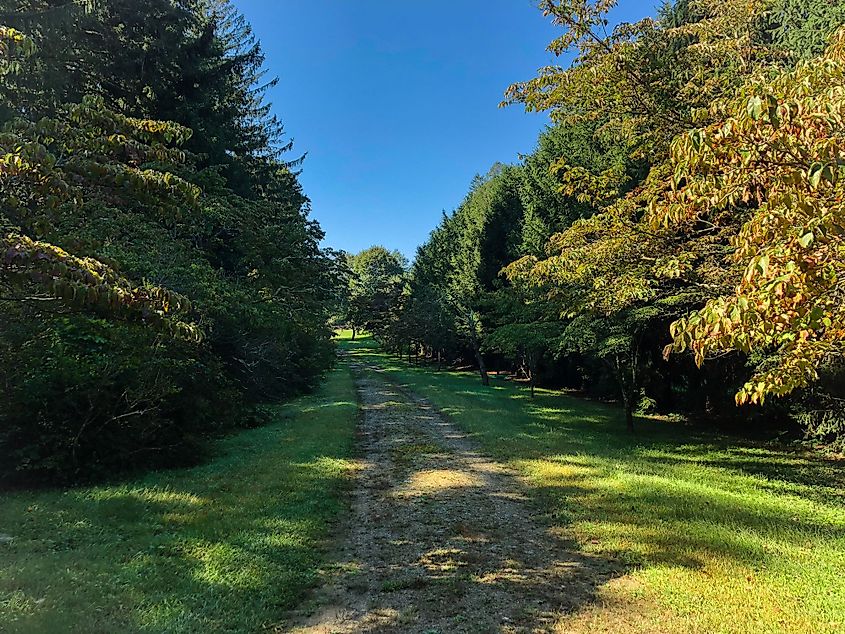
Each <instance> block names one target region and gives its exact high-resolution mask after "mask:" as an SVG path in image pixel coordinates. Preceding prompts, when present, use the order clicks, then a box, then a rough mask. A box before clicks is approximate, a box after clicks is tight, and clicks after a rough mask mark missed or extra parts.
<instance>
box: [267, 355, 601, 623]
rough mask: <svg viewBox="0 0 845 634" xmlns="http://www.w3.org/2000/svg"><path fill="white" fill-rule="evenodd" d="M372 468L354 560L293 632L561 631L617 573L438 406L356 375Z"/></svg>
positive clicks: (349, 538)
mask: <svg viewBox="0 0 845 634" xmlns="http://www.w3.org/2000/svg"><path fill="white" fill-rule="evenodd" d="M353 369H354V371H355V373H356V376H357V389H358V393H359V398H360V403H361V409H362V412H361V422H360V432H359V443H360V447H359V456H360V469H359V472H358V479H357V484H356V488H355V491H354V493H353V508H352V513H351V519H350V521H349V523H348V526H347V527H346V529H345V531H346V538H345V546H344V549H343V551H342V552H341V553H340V555H339V557H340V559H341V561H342V563H341V564H340V565H338V566H337V567H336V568H335V569H334V570H333V572H332V574H330V575H328V578H327V582H326V585H325V587H323V588H322V589H321V590H320V591H319V592H318V593H317V594H316V596H315V598H314V600H313V601H312V602H311V604H310V606H311V609H310V610H309V611H310V612H311V613H310V614H307V615H300V616H299V617H298V618H297V619H295V621H297V624H296V625H289V626H286V628H285V629H284V630H282V631H286V632H295V633H296V634H330V633H331V634H334V633H338V634H341V633H343V634H345V633H350V632H384V633H387V632H407V633H425V634H452V633H455V632H472V633H474V634H475V633H479V634H480V633H484V632H507V633H515V632H550V631H554V629H553V628H554V623H555V622H556V621H557V620H558V618H559V617H560V616H562V615H563V614H565V613H566V612H568V611H570V610H572V609H573V608H574V607H576V606H578V605H581V604H583V603H584V602H588V601H590V599H591V598H592V596H593V593H594V589H595V587H596V586H597V585H598V584H601V583H603V582H604V581H606V580H607V579H608V578H609V577H610V576H611V575H612V571H611V570H610V569H608V567H607V564H606V563H605V562H599V561H594V560H590V559H587V558H585V556H584V555H583V554H578V553H576V552H573V551H572V550H571V549H570V548H569V546H568V544H567V543H566V542H565V541H563V540H562V539H561V538H559V537H557V536H555V535H554V534H553V532H552V531H550V530H549V529H548V528H547V527H546V526H545V525H544V524H543V522H542V521H541V518H538V517H536V516H535V515H534V510H533V509H532V506H531V504H530V503H529V501H528V500H527V499H526V497H525V494H524V485H523V484H522V482H521V481H520V479H519V478H518V477H517V476H516V475H515V474H514V473H512V472H510V471H509V470H508V469H507V468H505V467H504V466H502V465H501V464H498V463H496V462H494V461H492V460H491V459H489V458H487V457H485V456H484V455H482V454H481V453H479V450H478V448H477V447H476V445H475V444H474V443H473V442H472V441H471V439H469V438H467V437H466V436H465V435H464V434H462V433H461V432H460V431H458V430H457V429H456V428H455V426H453V425H452V424H451V423H450V422H449V421H448V419H447V418H446V417H445V416H443V415H442V414H440V413H439V412H438V411H436V410H435V409H434V408H433V407H432V406H431V405H430V404H429V403H427V402H426V401H424V400H423V399H421V398H419V397H417V396H416V395H414V394H412V393H410V392H408V391H407V390H405V389H404V388H402V387H401V386H397V385H394V384H391V383H390V382H389V380H388V379H387V378H386V377H385V376H383V375H382V374H381V373H379V372H377V371H374V370H373V369H372V368H367V367H364V366H361V365H355V366H353Z"/></svg>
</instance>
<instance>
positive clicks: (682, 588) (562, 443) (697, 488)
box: [344, 339, 845, 634]
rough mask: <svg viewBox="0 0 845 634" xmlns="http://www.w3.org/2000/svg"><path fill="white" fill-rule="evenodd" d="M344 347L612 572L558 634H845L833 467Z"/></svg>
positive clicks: (838, 494) (841, 474) (841, 517)
mask: <svg viewBox="0 0 845 634" xmlns="http://www.w3.org/2000/svg"><path fill="white" fill-rule="evenodd" d="M344 347H345V348H346V349H347V350H348V351H349V352H350V355H351V356H352V357H353V358H358V359H361V360H368V361H371V362H373V363H376V364H378V365H379V366H381V367H383V368H385V369H386V370H387V372H388V374H389V375H390V376H391V377H392V378H394V379H396V380H398V381H399V382H401V383H404V384H407V385H408V386H409V387H410V388H411V389H413V390H415V391H416V392H418V393H420V394H422V395H424V396H426V397H428V398H429V399H430V400H431V401H432V402H433V403H435V404H436V405H437V406H438V407H440V408H441V409H442V410H443V411H444V412H446V413H447V414H448V415H449V416H450V417H451V418H452V419H453V420H454V422H455V423H456V424H457V425H458V426H460V427H461V428H462V429H464V430H465V431H467V432H469V433H470V434H471V435H472V436H474V437H475V438H476V440H477V441H478V442H479V443H480V444H481V445H482V446H483V448H484V449H485V450H486V451H487V452H488V453H490V454H491V455H492V456H493V457H495V458H497V459H499V460H502V461H504V462H507V463H508V464H510V465H512V466H513V467H515V468H516V469H518V470H519V471H520V472H521V473H522V474H524V475H525V476H526V478H527V479H528V481H529V482H530V483H531V485H532V490H533V492H534V494H535V498H536V501H537V503H538V504H539V505H540V506H541V508H542V509H543V510H544V511H545V512H546V513H547V514H548V516H549V518H550V521H551V523H552V524H553V525H554V526H555V527H556V528H555V530H558V531H561V532H562V533H563V534H564V535H566V536H567V537H569V538H571V539H572V541H573V544H574V547H576V548H578V549H579V550H581V551H584V552H588V553H590V555H591V556H596V557H600V558H606V559H609V560H613V561H614V562H616V563H618V565H619V566H620V569H621V572H620V574H619V576H617V577H616V578H615V579H614V580H612V581H611V582H609V583H607V584H605V586H603V587H602V588H600V589H599V593H598V597H597V600H596V601H595V602H594V603H593V604H591V605H586V606H583V607H582V609H580V610H578V611H577V612H576V613H574V614H572V615H570V616H568V617H566V618H565V619H563V621H562V622H561V623H560V624H559V629H560V631H561V632H644V633H645V632H648V633H653V632H678V633H680V632H700V633H705V632H706V633H708V634H710V633H718V632H724V633H728V632H730V633H740V632H743V633H744V632H748V633H749V634H750V633H755V634H757V633H762V632H794V633H796V634H815V633H830V634H833V633H842V632H845V464H843V463H842V462H841V461H832V460H825V459H823V458H822V457H820V456H814V455H810V454H803V453H798V452H790V451H787V450H779V449H777V448H775V447H771V446H765V445H762V444H754V443H750V442H743V441H741V440H738V439H736V438H728V437H724V436H717V435H715V434H711V433H708V432H706V431H702V430H700V429H696V428H694V427H691V426H689V425H685V424H682V423H670V422H667V421H661V420H654V419H640V420H638V421H637V423H638V427H639V431H638V433H637V434H636V436H635V437H631V436H630V435H628V434H627V433H626V432H625V431H624V420H623V417H622V414H621V412H620V411H619V410H617V409H616V408H614V407H611V406H608V405H604V404H601V403H596V402H590V401H586V400H582V399H578V398H574V397H571V396H567V395H563V394H560V393H555V392H551V391H547V390H539V391H538V395H537V398H536V399H535V400H533V401H532V400H531V399H530V398H529V397H528V394H527V390H525V389H523V388H520V387H518V386H515V385H513V384H511V383H506V382H504V381H502V382H499V381H495V380H494V382H493V385H492V386H491V387H490V388H483V387H482V386H481V385H480V382H479V380H478V377H477V376H476V375H474V374H470V373H451V372H442V373H437V372H435V371H434V370H433V369H425V368H419V367H414V366H409V365H408V364H407V363H403V362H401V361H397V360H396V359H395V357H391V356H389V355H385V354H383V353H381V352H380V351H379V350H378V349H377V348H376V347H375V346H374V345H373V343H372V342H371V341H370V340H367V339H363V340H360V341H357V342H355V343H352V342H349V341H346V342H344ZM561 591H562V592H565V591H566V590H565V588H562V589H561Z"/></svg>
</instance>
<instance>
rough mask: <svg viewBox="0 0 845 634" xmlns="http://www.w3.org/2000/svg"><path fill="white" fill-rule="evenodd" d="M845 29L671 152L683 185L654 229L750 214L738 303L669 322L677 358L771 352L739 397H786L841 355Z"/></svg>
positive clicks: (721, 301) (718, 110)
mask: <svg viewBox="0 0 845 634" xmlns="http://www.w3.org/2000/svg"><path fill="white" fill-rule="evenodd" d="M844 73H845V31H843V30H840V31H839V32H838V33H837V34H836V35H835V36H834V38H833V39H832V41H831V45H830V47H829V49H828V51H827V52H826V53H825V54H824V55H823V56H821V57H819V58H817V59H814V60H810V61H807V62H801V63H799V64H798V65H797V66H796V68H795V69H794V70H790V71H788V72H784V73H781V74H779V75H778V76H776V77H774V78H772V79H769V78H768V77H766V76H763V77H759V78H755V79H754V80H752V81H750V82H749V84H748V85H747V86H746V87H745V88H743V89H742V90H740V91H738V92H737V93H736V95H735V96H733V97H732V98H730V99H728V100H726V101H724V102H715V103H714V104H713V106H712V113H713V116H714V118H716V119H718V121H717V122H716V123H713V124H711V125H710V126H707V127H705V128H699V129H694V130H692V131H691V132H689V133H688V134H687V135H685V136H683V137H681V138H679V139H678V140H677V141H676V142H675V144H674V148H673V150H674V151H673V163H674V168H675V180H676V181H677V182H678V183H679V187H678V188H677V189H676V190H675V191H672V192H669V193H668V194H667V195H666V196H665V197H663V198H658V199H656V200H655V201H654V204H653V206H652V209H651V210H650V219H651V221H652V222H653V223H654V224H657V223H664V224H674V225H689V224H692V223H695V222H698V221H700V220H702V219H703V220H705V221H707V222H710V223H713V224H718V223H720V222H722V220H721V216H722V215H723V213H724V212H725V211H729V210H733V209H736V208H737V207H739V208H745V209H746V212H745V214H744V216H745V218H744V223H743V225H742V227H741V229H740V230H739V232H738V233H737V235H736V236H735V238H734V239H733V247H734V252H733V254H732V258H733V259H734V260H735V261H736V262H737V263H739V264H740V265H741V266H742V267H743V268H744V275H743V277H742V280H741V281H740V283H739V284H738V285H737V287H736V291H735V293H734V294H732V295H727V296H725V295H723V296H719V297H713V298H711V299H709V300H708V301H707V303H706V305H705V306H704V308H702V309H701V310H700V311H695V312H693V313H691V314H690V315H689V316H688V317H685V318H683V319H681V320H679V321H678V322H676V323H675V324H674V325H673V330H672V334H673V337H674V349H676V350H679V351H683V350H685V349H687V348H689V349H692V350H693V352H695V355H696V360H697V361H698V362H699V363H701V362H703V360H704V358H705V357H706V356H707V355H708V354H711V353H714V352H718V351H721V350H726V349H739V350H742V351H743V352H746V353H751V352H754V351H757V350H758V349H764V350H769V349H771V350H773V351H774V353H773V354H772V355H770V356H769V357H768V358H767V359H766V361H765V362H764V363H763V364H762V365H761V366H760V367H759V368H758V369H757V371H756V373H755V375H754V376H753V377H752V379H751V380H750V381H749V382H748V383H746V384H745V386H744V387H743V388H742V389H741V390H740V391H739V393H738V394H737V401H738V402H739V403H744V402H747V401H750V402H761V401H762V400H763V399H764V398H765V397H766V396H767V395H777V396H781V395H784V394H787V393H789V392H791V391H792V390H794V389H795V388H798V387H802V386H805V385H807V384H808V383H809V382H810V381H812V380H813V379H815V378H816V376H817V372H816V368H817V367H818V366H819V365H821V364H823V363H825V362H826V361H827V360H829V359H832V358H835V357H838V356H841V355H842V353H843V352H845V347H843V346H845V343H843V342H845V338H843V336H845V322H843V319H845V313H843V312H842V301H841V300H842V298H841V288H840V287H841V283H840V279H841V278H842V275H843V272H845V270H843V261H842V258H841V252H842V250H843V244H842V239H841V234H842V232H843V219H842V201H843V196H845V190H843V187H842V182H841V177H842V171H841V170H842V167H841V166H842V165H843V163H845V155H843V153H842V149H841V148H842V144H843V141H845V136H843V131H845V118H844V117H845V91H843V89H842V85H843V83H845V74H844Z"/></svg>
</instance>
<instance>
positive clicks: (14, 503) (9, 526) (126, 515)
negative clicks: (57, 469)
mask: <svg viewBox="0 0 845 634" xmlns="http://www.w3.org/2000/svg"><path fill="white" fill-rule="evenodd" d="M356 418H357V403H356V397H355V392H354V386H353V383H352V379H351V376H350V374H349V371H348V368H347V367H346V366H345V365H341V366H340V367H339V368H337V369H336V370H334V371H333V372H332V373H331V374H330V376H329V378H328V380H327V381H326V384H325V385H324V386H323V388H322V389H321V391H320V392H318V393H317V394H315V395H313V396H309V397H305V398H301V399H299V400H297V401H295V402H293V403H290V404H288V405H286V406H284V407H280V408H279V409H278V415H277V420H276V421H274V422H273V423H272V424H271V425H269V426H267V427H263V428H260V429H254V430H249V431H245V432H243V433H240V434H238V435H236V436H232V437H230V438H228V439H226V440H223V441H221V442H220V445H219V452H218V458H217V459H215V460H213V461H212V462H210V463H208V464H206V465H203V466H201V467H197V468H192V469H183V470H173V471H163V472H159V473H154V474H151V475H149V476H147V477H145V478H143V479H140V480H138V481H135V482H131V483H124V484H119V485H108V486H99V487H93V488H84V489H72V490H68V491H44V492H20V493H14V494H6V495H0V534H2V536H3V537H2V538H0V539H2V541H0V631H2V632H85V633H86V634H87V633H94V632H103V633H105V632H109V633H111V632H168V633H170V632H256V631H259V630H261V629H262V627H264V626H268V625H270V624H272V623H274V622H277V621H278V619H279V618H280V616H281V615H282V614H283V613H284V611H285V610H287V609H289V608H291V607H293V606H294V605H295V603H296V602H297V601H298V600H299V599H300V598H301V597H302V594H303V592H304V590H305V589H306V588H307V587H308V586H309V585H310V584H312V582H313V581H314V580H315V575H316V570H317V567H318V566H319V565H320V563H321V561H322V557H323V552H324V548H323V547H324V543H325V540H326V538H327V537H328V534H329V531H330V528H331V526H332V522H333V521H335V520H336V518H337V516H338V513H339V512H340V511H341V510H342V508H343V505H344V502H343V499H342V495H341V493H342V490H343V488H344V486H345V484H346V481H347V479H348V476H349V475H350V469H351V463H350V462H348V458H349V457H350V455H351V451H352V444H353V437H354V429H355V422H356ZM9 537H11V540H9Z"/></svg>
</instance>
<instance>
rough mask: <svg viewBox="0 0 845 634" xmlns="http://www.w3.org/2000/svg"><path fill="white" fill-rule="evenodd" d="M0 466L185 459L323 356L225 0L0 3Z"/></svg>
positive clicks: (311, 371) (305, 264)
mask: <svg viewBox="0 0 845 634" xmlns="http://www.w3.org/2000/svg"><path fill="white" fill-rule="evenodd" d="M0 22H2V23H3V24H6V25H7V26H5V27H3V28H2V30H0V40H2V41H1V42H0V147H2V152H0V198H2V207H0V247H2V251H0V312H2V314H3V319H2V322H0V359H2V364H0V385H2V386H3V391H2V394H3V396H2V399H3V400H2V407H0V458H1V459H0V476H2V477H3V478H6V479H13V480H14V479H16V480H31V479H33V478H51V479H54V480H72V479H77V478H81V477H89V476H91V475H96V474H101V473H105V472H108V471H111V470H114V469H122V468H132V467H140V466H146V465H150V464H167V463H172V462H175V461H191V460H195V459H196V458H197V457H198V456H199V455H201V452H202V446H203V439H204V438H206V437H207V436H209V434H212V433H216V432H219V431H222V430H225V429H227V428H231V427H235V426H238V425H245V424H254V423H256V422H258V421H260V419H261V409H260V407H259V405H260V404H261V403H262V402H266V401H268V400H276V399H281V398H286V397H288V396H290V395H292V394H295V393H298V392H300V391H302V390H306V389H309V388H310V387H311V386H313V385H314V384H315V382H317V381H318V380H319V378H320V376H321V374H322V372H323V370H324V369H325V368H326V367H327V366H328V365H329V364H330V361H331V359H332V358H333V352H332V348H331V344H330V340H329V337H330V334H331V333H330V331H329V329H328V327H327V318H328V316H329V314H330V312H331V311H332V310H334V304H335V298H337V297H338V295H339V293H338V284H340V280H341V279H342V271H343V267H344V264H343V262H342V261H340V259H339V258H338V257H336V255H335V254H333V253H331V252H330V251H326V250H324V249H322V248H321V247H320V245H319V243H320V241H321V239H322V237H323V234H322V232H321V230H320V228H319V226H318V225H317V224H316V223H315V222H314V221H312V220H310V219H309V218H308V213H309V202H308V199H307V198H306V197H305V195H304V194H303V192H302V190H301V188H300V186H299V183H298V181H297V177H296V173H295V172H294V171H293V169H294V166H295V164H296V161H295V160H294V161H286V160H284V156H285V153H286V152H287V151H288V150H289V149H290V147H289V144H288V143H286V142H284V141H283V139H282V136H281V134H282V129H281V126H280V124H279V122H278V121H277V120H276V119H275V118H274V117H272V116H271V115H270V114H269V105H268V104H267V103H266V102H265V100H264V90H265V89H266V87H267V86H268V85H269V84H267V83H266V82H264V83H263V84H262V83H261V82H262V75H263V71H262V63H263V55H262V53H261V49H260V47H259V46H258V44H257V42H255V41H254V39H253V38H252V35H251V33H250V31H249V26H248V25H247V24H246V23H245V22H244V21H243V19H242V18H241V17H240V16H239V14H238V13H237V12H236V11H235V10H234V8H233V7H232V6H231V5H229V4H228V3H227V2H225V1H223V0H221V1H215V2H211V3H209V2H199V1H194V0H153V1H152V2H145V3H137V2H121V1H115V2H93V3H77V2H67V1H43V0H31V1H28V2H18V1H14V2H2V3H0Z"/></svg>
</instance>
